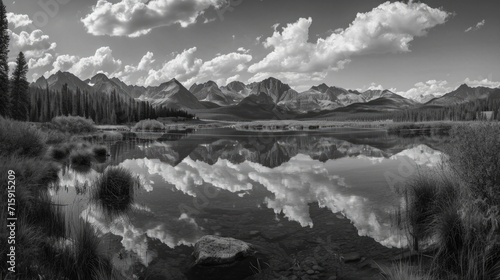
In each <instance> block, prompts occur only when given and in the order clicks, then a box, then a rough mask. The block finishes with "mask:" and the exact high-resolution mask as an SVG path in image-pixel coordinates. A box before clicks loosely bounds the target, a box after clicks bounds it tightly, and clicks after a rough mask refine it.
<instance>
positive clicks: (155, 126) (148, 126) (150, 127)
mask: <svg viewBox="0 0 500 280" xmlns="http://www.w3.org/2000/svg"><path fill="white" fill-rule="evenodd" d="M162 130H165V126H164V125H163V123H161V122H159V121H157V120H149V119H148V120H142V121H140V122H138V123H136V124H135V126H134V127H133V128H132V131H162Z"/></svg>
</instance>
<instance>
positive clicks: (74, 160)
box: [70, 149, 93, 173]
mask: <svg viewBox="0 0 500 280" xmlns="http://www.w3.org/2000/svg"><path fill="white" fill-rule="evenodd" d="M92 159H93V157H92V153H91V152H90V151H89V150H86V149H78V150H74V151H72V152H71V154H70V163H71V168H73V169H74V170H76V171H78V172H83V173H86V172H88V171H90V168H91V166H92Z"/></svg>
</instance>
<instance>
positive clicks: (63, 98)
mask: <svg viewBox="0 0 500 280" xmlns="http://www.w3.org/2000/svg"><path fill="white" fill-rule="evenodd" d="M30 97H31V99H30V106H29V116H28V120H29V121H33V122H47V121H50V120H51V119H52V118H54V117H56V116H82V117H85V118H89V119H92V120H94V122H95V123H98V124H122V123H129V122H137V121H140V120H144V119H156V118H159V117H182V118H194V117H195V116H194V115H192V114H190V113H188V112H186V111H184V110H178V109H173V108H167V107H164V106H162V107H155V106H152V105H151V104H150V103H149V102H146V101H137V100H135V99H133V98H131V97H128V96H124V95H121V94H118V93H117V92H116V91H112V92H111V93H109V94H106V93H102V92H87V91H81V90H80V89H79V88H77V89H76V90H75V91H72V90H71V89H69V88H68V86H67V85H66V84H65V85H64V86H63V87H62V89H61V90H60V91H55V90H49V89H42V88H33V87H32V88H30Z"/></svg>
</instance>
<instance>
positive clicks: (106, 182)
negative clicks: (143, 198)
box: [92, 167, 138, 215]
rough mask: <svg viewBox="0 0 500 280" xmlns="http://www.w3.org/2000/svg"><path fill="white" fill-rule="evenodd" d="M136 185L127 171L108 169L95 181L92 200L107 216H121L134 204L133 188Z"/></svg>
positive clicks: (119, 168) (118, 168) (135, 180)
mask: <svg viewBox="0 0 500 280" xmlns="http://www.w3.org/2000/svg"><path fill="white" fill-rule="evenodd" d="M137 184H138V182H137V179H136V178H134V176H133V175H132V173H131V172H130V171H129V170H127V169H124V168H121V167H110V168H107V169H106V170H105V171H104V173H103V174H102V175H101V176H100V177H99V178H98V179H97V180H96V182H95V189H94V192H93V195H92V199H93V200H95V201H96V202H98V204H99V205H100V206H101V207H102V208H103V210H104V211H105V212H107V214H110V215H115V214H121V213H124V212H126V211H127V210H129V209H130V207H131V205H132V203H133V202H134V187H136V186H137Z"/></svg>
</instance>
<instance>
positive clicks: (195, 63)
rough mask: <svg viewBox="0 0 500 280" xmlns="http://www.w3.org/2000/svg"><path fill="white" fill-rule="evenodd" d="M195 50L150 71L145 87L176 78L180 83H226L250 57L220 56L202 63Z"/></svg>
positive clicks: (235, 54)
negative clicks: (208, 81)
mask: <svg viewBox="0 0 500 280" xmlns="http://www.w3.org/2000/svg"><path fill="white" fill-rule="evenodd" d="M196 51H197V48H196V47H193V48H190V49H187V50H184V51H183V52H182V53H180V54H177V55H176V56H175V58H174V59H172V60H170V61H167V62H165V63H164V64H163V66H162V67H161V68H160V69H157V70H154V69H152V70H150V71H149V73H148V77H147V79H146V81H145V84H146V85H157V84H159V83H162V82H165V81H167V80H169V79H172V78H176V79H177V80H179V81H180V82H182V83H185V84H193V83H195V82H202V81H206V80H213V81H215V82H217V83H218V84H225V83H227V80H228V78H227V77H228V76H229V75H234V73H238V72H242V71H243V70H245V69H246V65H247V63H248V62H250V61H251V60H252V56H251V55H249V54H242V53H235V52H233V53H229V54H221V55H218V56H216V57H215V58H213V59H211V60H208V61H205V62H204V61H203V60H202V59H199V58H196Z"/></svg>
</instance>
